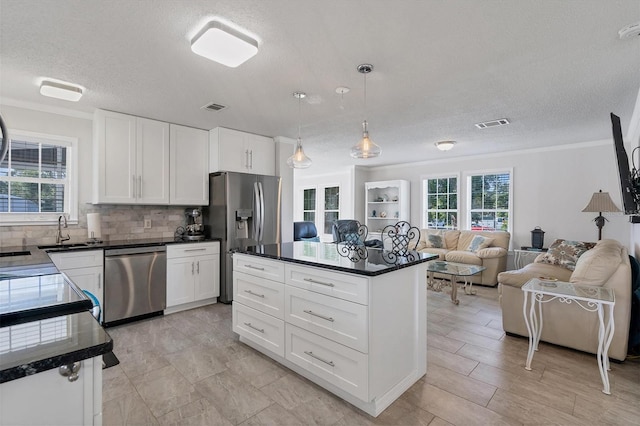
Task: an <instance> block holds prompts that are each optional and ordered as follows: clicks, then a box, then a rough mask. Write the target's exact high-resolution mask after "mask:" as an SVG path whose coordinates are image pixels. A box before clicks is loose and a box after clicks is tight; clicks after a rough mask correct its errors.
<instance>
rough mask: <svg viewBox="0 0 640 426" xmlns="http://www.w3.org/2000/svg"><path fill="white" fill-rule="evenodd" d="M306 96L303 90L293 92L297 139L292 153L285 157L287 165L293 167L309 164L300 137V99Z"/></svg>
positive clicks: (305, 166) (309, 159) (304, 166)
mask: <svg viewBox="0 0 640 426" xmlns="http://www.w3.org/2000/svg"><path fill="white" fill-rule="evenodd" d="M306 96H307V94H306V93H303V92H294V93H293V97H294V98H297V99H298V140H297V141H296V150H295V151H294V152H293V155H292V156H291V157H289V158H288V159H287V165H288V166H289V167H291V168H294V169H306V168H307V167H309V166H310V165H311V158H309V157H307V155H306V154H305V153H304V150H303V149H302V138H301V137H300V123H301V122H302V107H301V102H302V99H303V98H305V97H306Z"/></svg>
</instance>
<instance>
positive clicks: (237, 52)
mask: <svg viewBox="0 0 640 426" xmlns="http://www.w3.org/2000/svg"><path fill="white" fill-rule="evenodd" d="M191 50H192V51H193V53H196V54H198V55H200V56H204V57H205V58H207V59H210V60H212V61H215V62H218V63H221V64H222V65H226V66H228V67H231V68H235V67H237V66H238V65H240V64H242V63H243V62H245V61H247V60H248V59H249V58H251V57H253V56H254V55H255V54H256V53H258V42H257V41H256V40H254V39H253V38H251V37H249V36H248V35H246V34H243V33H241V32H240V31H238V30H236V29H233V28H231V27H229V26H227V25H225V24H223V23H222V22H218V21H211V22H209V23H208V24H207V25H205V26H204V28H202V29H201V30H200V32H198V34H196V36H195V37H194V38H193V39H192V40H191Z"/></svg>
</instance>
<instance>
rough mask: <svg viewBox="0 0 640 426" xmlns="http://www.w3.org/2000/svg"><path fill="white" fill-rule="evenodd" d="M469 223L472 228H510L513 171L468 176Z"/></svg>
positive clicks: (500, 229)
mask: <svg viewBox="0 0 640 426" xmlns="http://www.w3.org/2000/svg"><path fill="white" fill-rule="evenodd" d="M467 186H468V188H469V206H470V208H469V216H468V220H469V224H470V227H471V229H472V230H485V231H507V230H509V228H510V225H509V221H510V211H511V172H498V173H483V174H473V175H470V176H469V177H468V185H467Z"/></svg>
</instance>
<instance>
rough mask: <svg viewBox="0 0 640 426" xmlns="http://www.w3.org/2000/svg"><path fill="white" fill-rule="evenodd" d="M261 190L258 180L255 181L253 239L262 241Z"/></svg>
mask: <svg viewBox="0 0 640 426" xmlns="http://www.w3.org/2000/svg"><path fill="white" fill-rule="evenodd" d="M260 216H261V212H260V190H259V189H258V182H254V183H253V239H254V240H256V242H259V241H260Z"/></svg>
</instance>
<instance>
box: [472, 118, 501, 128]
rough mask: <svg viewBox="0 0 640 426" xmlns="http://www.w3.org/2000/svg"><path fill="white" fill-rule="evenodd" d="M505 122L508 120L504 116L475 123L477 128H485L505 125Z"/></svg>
mask: <svg viewBox="0 0 640 426" xmlns="http://www.w3.org/2000/svg"><path fill="white" fill-rule="evenodd" d="M507 124H509V120H507V119H506V118H499V119H497V120H491V121H485V122H482V123H476V127H477V128H478V129H486V128H487V127H496V126H506V125H507Z"/></svg>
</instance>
